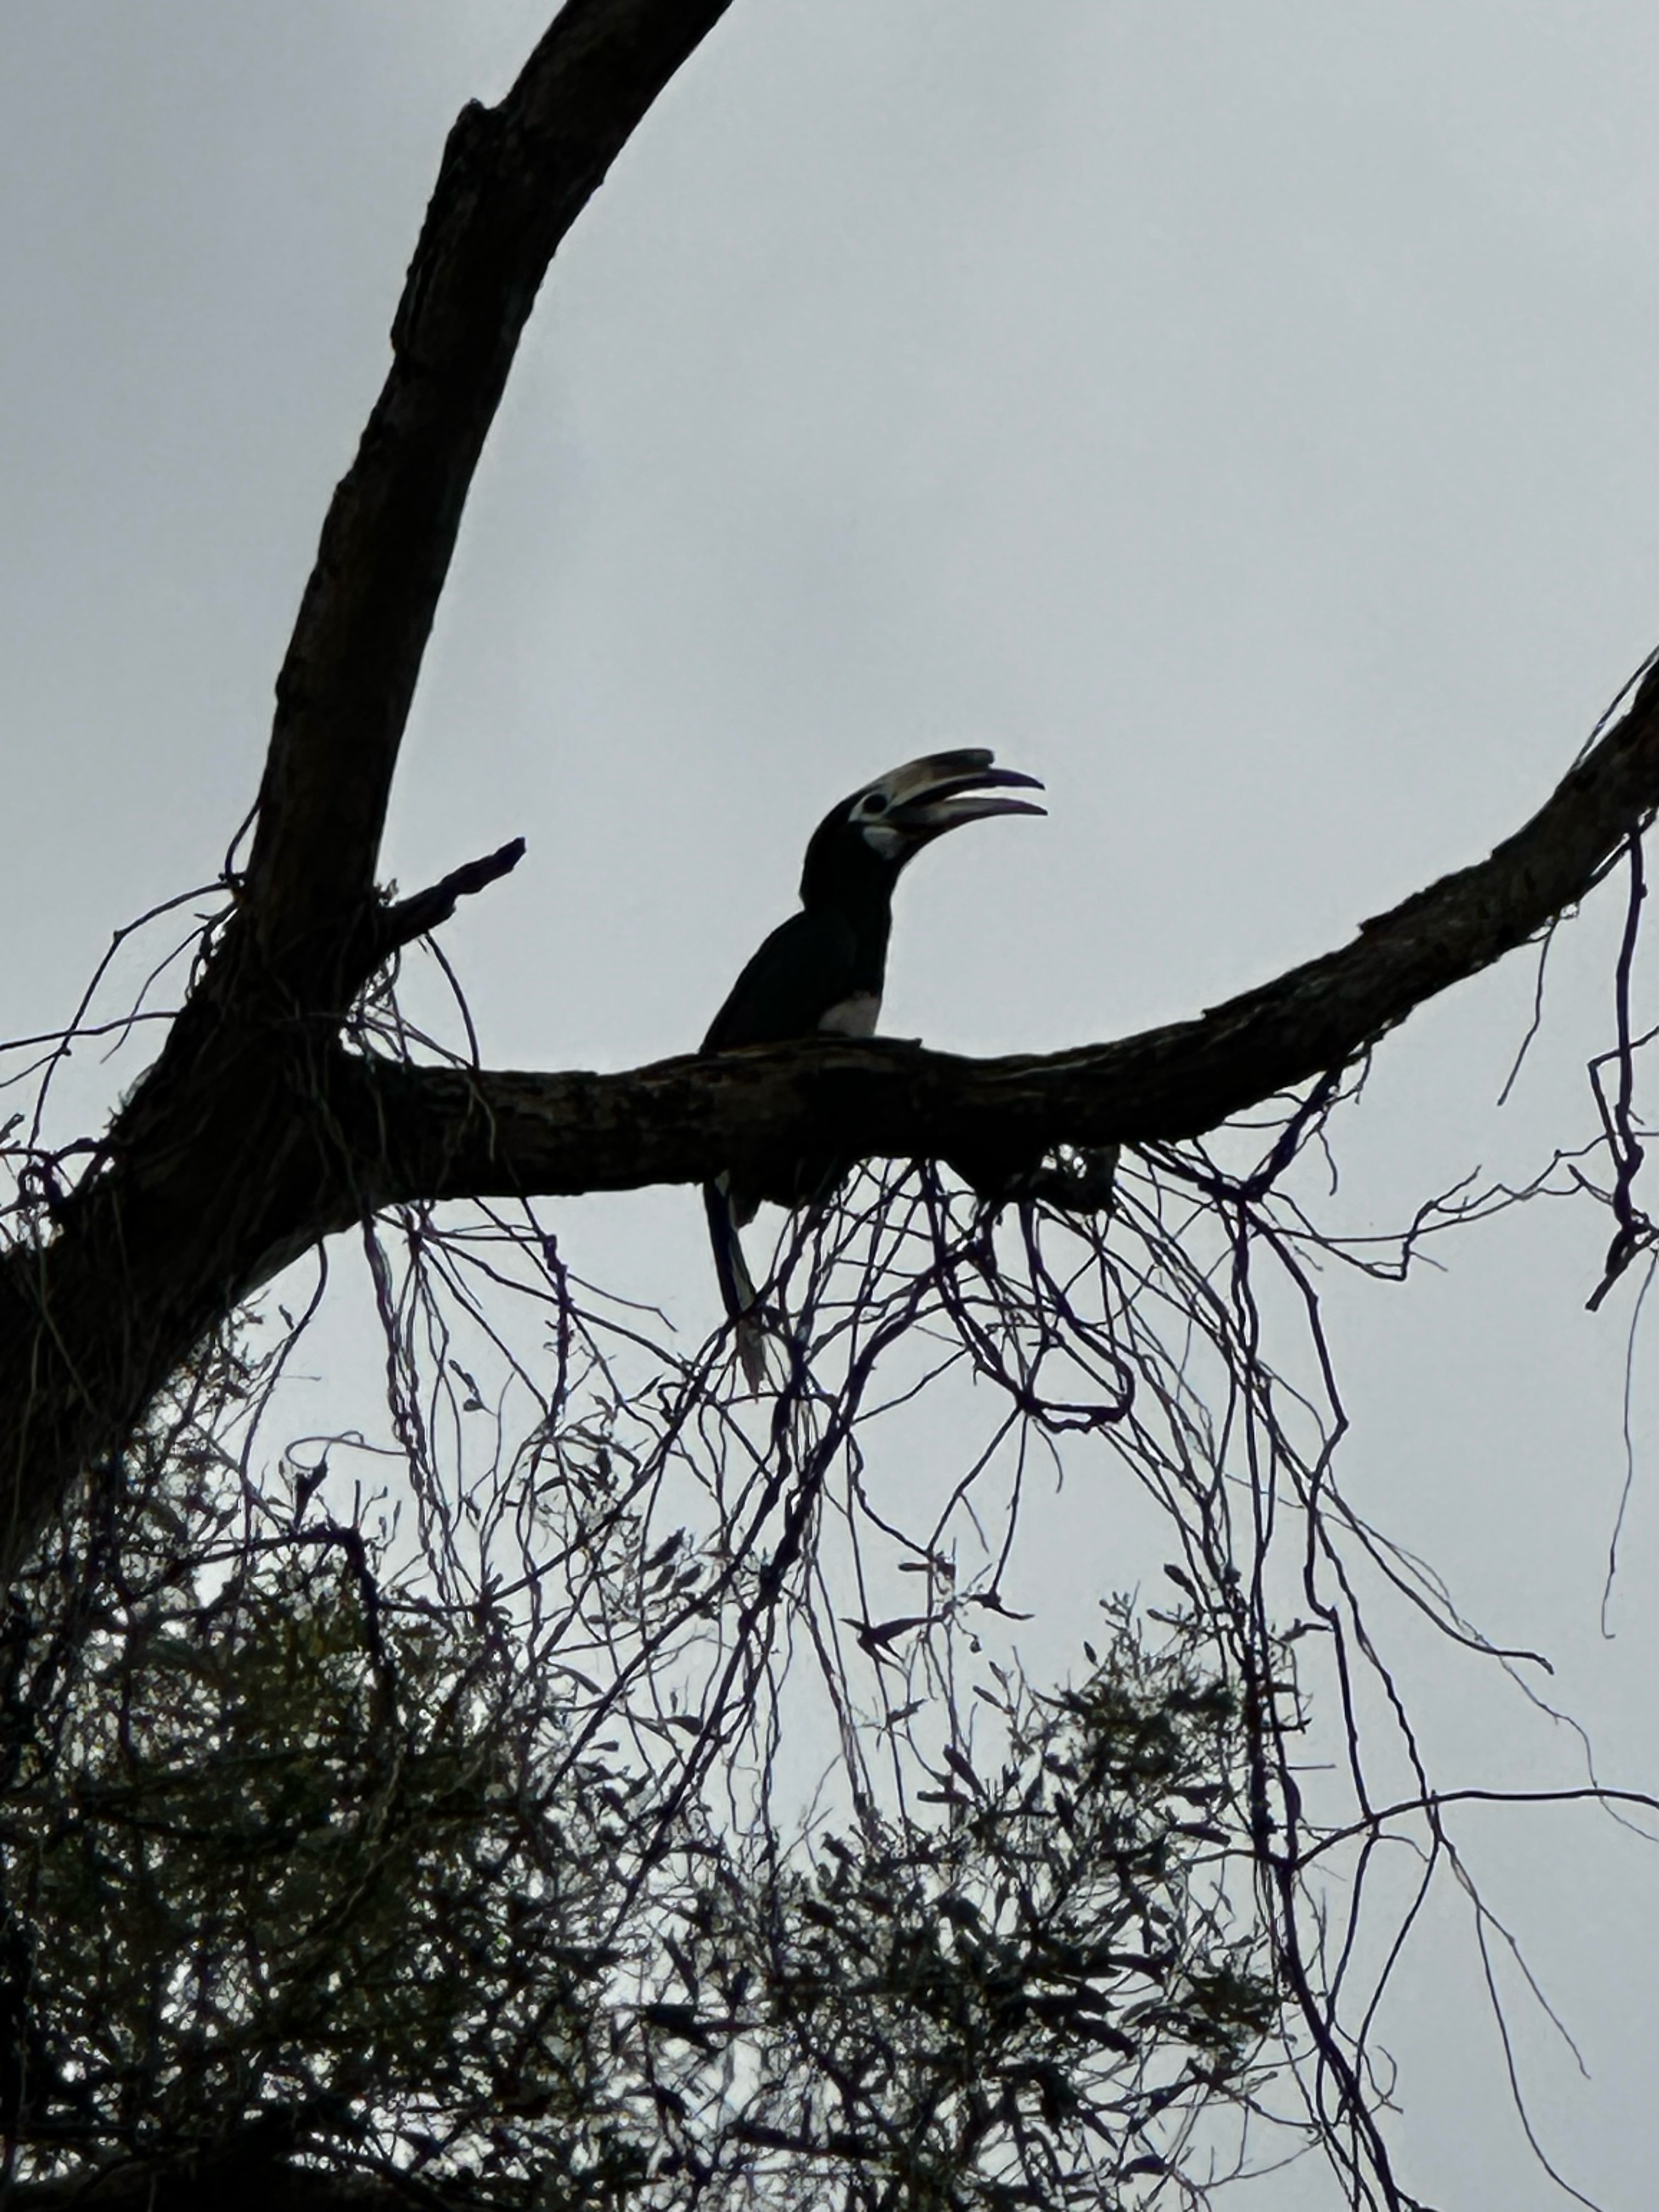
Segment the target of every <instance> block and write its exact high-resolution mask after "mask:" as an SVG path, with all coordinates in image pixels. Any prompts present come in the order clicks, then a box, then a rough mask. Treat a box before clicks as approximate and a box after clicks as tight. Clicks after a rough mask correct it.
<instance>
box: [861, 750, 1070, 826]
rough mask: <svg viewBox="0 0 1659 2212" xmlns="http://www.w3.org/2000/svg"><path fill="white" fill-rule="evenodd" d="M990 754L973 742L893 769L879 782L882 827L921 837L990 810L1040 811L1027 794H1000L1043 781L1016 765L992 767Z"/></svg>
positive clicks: (982, 816) (978, 818)
mask: <svg viewBox="0 0 1659 2212" xmlns="http://www.w3.org/2000/svg"><path fill="white" fill-rule="evenodd" d="M872 788H875V787H872ZM879 788H880V789H881V790H882V791H884V793H886V795H887V800H888V806H887V812H886V814H885V816H884V817H883V818H884V822H885V823H886V825H887V827H888V828H890V829H897V830H899V831H901V832H902V834H903V835H904V836H907V837H909V838H914V839H915V841H916V842H918V843H921V842H925V841H926V840H927V839H928V838H932V837H938V836H942V835H943V834H944V832H945V830H947V829H957V828H959V827H960V826H961V824H962V823H964V822H982V821H984V820H985V819H986V818H987V817H988V816H990V815H993V814H1042V813H1044V812H1045V811H1047V810H1046V809H1045V808H1043V807H1041V806H1038V805H1035V804H1034V803H1033V801H1031V800H1030V799H1006V798H1003V797H1002V796H1000V794H1001V793H1004V792H1006V791H1011V790H1018V791H1041V790H1042V784H1041V783H1040V782H1039V781H1038V780H1037V778H1036V776H1034V775H1021V774H1020V772H1019V770H1018V769H1012V768H997V767H995V766H994V755H993V754H991V753H990V752H988V751H985V750H981V748H980V747H978V746H974V747H971V748H969V749H966V750H963V751H960V752H952V753H930V754H928V755H927V757H926V758H925V759H922V760H914V761H907V762H906V763H905V764H904V766H903V767H902V768H896V769H892V770H891V771H890V773H889V774H888V775H884V776H883V777H882V778H881V781H880V785H879Z"/></svg>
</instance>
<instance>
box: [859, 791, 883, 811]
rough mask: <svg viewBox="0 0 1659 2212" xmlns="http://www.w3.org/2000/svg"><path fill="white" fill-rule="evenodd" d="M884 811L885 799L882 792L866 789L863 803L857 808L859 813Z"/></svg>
mask: <svg viewBox="0 0 1659 2212" xmlns="http://www.w3.org/2000/svg"><path fill="white" fill-rule="evenodd" d="M886 811H887V800H886V797H885V795H884V793H881V792H879V791H866V793H865V794H864V803H863V805H861V806H860V808H859V812H860V814H885V813H886Z"/></svg>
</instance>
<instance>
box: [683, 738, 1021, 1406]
mask: <svg viewBox="0 0 1659 2212" xmlns="http://www.w3.org/2000/svg"><path fill="white" fill-rule="evenodd" d="M991 763H992V756H991V754H990V753H988V752H986V751H982V750H979V749H977V748H975V749H971V750H964V751H961V752H952V753H930V754H929V755H928V756H927V758H926V759H925V760H914V761H907V762H906V763H905V764H904V766H903V767H902V768H895V769H889V770H888V772H887V774H886V775H881V776H878V777H877V778H876V780H875V781H874V782H873V783H866V785H865V786H864V787H862V789H861V790H859V791H855V792H854V793H853V794H852V796H851V797H850V798H848V799H842V802H841V804H840V805H838V806H834V807H832V808H831V809H830V811H829V813H828V814H826V815H825V816H824V817H823V821H822V822H820V823H819V824H818V826H817V829H815V830H814V831H813V832H812V837H811V843H810V844H809V845H808V846H807V848H806V860H805V866H803V867H802V870H801V878H800V900H801V912H800V913H799V914H795V915H791V916H790V917H789V919H788V921H786V922H783V923H781V925H780V927H778V928H776V929H775V930H774V931H773V932H772V934H771V935H770V936H769V938H767V939H766V940H765V942H764V943H763V945H761V947H760V950H759V951H757V953H756V954H755V956H754V957H753V958H752V959H751V960H750V963H749V964H748V966H747V967H746V968H745V969H744V971H743V973H742V975H739V976H738V980H737V981H736V982H735V983H734V984H733V985H732V992H731V995H730V997H729V998H728V999H727V1000H726V1004H725V1005H724V1006H722V1007H721V1008H720V1012H719V1013H717V1014H716V1015H715V1017H714V1020H713V1022H711V1023H710V1024H709V1028H708V1036H706V1037H704V1039H703V1041H702V1049H703V1050H704V1051H705V1052H730V1051H732V1050H734V1049H735V1048H737V1047H738V1046H739V1045H746V1044H779V1043H781V1042H784V1040H785V1039H787V1038H789V1037H799V1036H812V1035H813V1034H814V1033H815V1032H816V1033H817V1034H820V1035H823V1034H826V1033H827V1034H829V1035H833V1036H852V1037H866V1036H873V1035H874V1033H875V1027H876V1022H877V1018H878V1016H879V1014H880V1012H881V988H882V983H883V981H884V977H885V975H886V971H887V938H888V933H889V931H890V929H891V927H892V921H893V887H894V885H895V884H896V883H897V881H898V879H899V874H900V872H901V870H902V868H903V867H904V866H905V864H906V863H907V862H908V860H911V859H912V858H913V857H914V856H915V854H917V853H919V852H920V851H921V848H922V847H923V846H924V845H927V844H931V843H932V842H933V839H934V838H935V837H942V836H944V835H945V831H946V830H947V829H960V828H961V827H962V825H963V823H964V822H979V821H982V820H983V819H984V818H985V817H986V816H987V815H991V814H1041V813H1042V811H1043V809H1042V807H1041V806H1037V805H1033V804H1032V802H1031V801H1030V799H1006V798H1003V797H1001V796H1000V795H999V794H1000V793H1003V792H1005V791H1008V790H1011V789H1020V790H1027V791H1041V790H1042V785H1041V783H1039V782H1038V781H1037V779H1036V776H1034V775H1019V774H1018V772H1017V771H1016V770H1014V769H1010V768H994V767H993V766H992V764H991ZM835 1172H836V1165H835V1164H832V1163H825V1164H823V1168H822V1170H821V1171H820V1172H819V1174H818V1176H817V1182H818V1185H819V1188H817V1190H814V1189H812V1188H811V1182H812V1180H813V1177H812V1164H808V1163H803V1164H802V1171H801V1175H800V1177H799V1182H800V1183H801V1185H802V1186H803V1188H802V1192H801V1194H802V1195H803V1196H805V1197H811V1196H821V1195H822V1194H823V1188H822V1186H823V1182H824V1181H825V1180H826V1179H827V1178H828V1177H830V1176H833V1175H834V1173H835ZM703 1200H704V1203H705V1205H706V1206H707V1207H708V1234H709V1238H710V1241H711V1242H712V1243H713V1245H714V1267H715V1270H716V1272H717V1273H718V1274H719V1276H720V1296H721V1297H722V1298H723V1299H724V1301H725V1304H726V1312H727V1313H728V1314H729V1315H730V1316H732V1320H733V1321H734V1322H736V1324H737V1333H738V1353H739V1355H740V1357H741V1358H742V1361H743V1368H744V1374H745V1375H746V1376H747V1377H748V1380H749V1384H750V1389H755V1390H758V1389H760V1388H761V1387H762V1385H763V1383H764V1381H765V1379H766V1358H765V1349H764V1342H763V1332H762V1326H761V1320H760V1316H759V1313H758V1310H757V1300H756V1293H755V1285H754V1284H753V1282H752V1281H751V1280H750V1275H749V1270H748V1268H747V1267H745V1266H744V1257H743V1247H742V1245H741V1244H740V1243H739V1242H738V1230H739V1229H740V1228H742V1227H743V1225H744V1223H746V1222H749V1221H752V1220H753V1218H754V1217H755V1212H756V1208H757V1206H758V1205H759V1203H760V1200H759V1194H757V1193H756V1192H752V1191H749V1190H746V1189H744V1187H743V1185H742V1183H741V1182H740V1181H739V1180H738V1178H737V1177H736V1176H732V1175H731V1174H726V1175H722V1176H720V1177H719V1178H718V1180H717V1181H715V1182H710V1183H705V1184H704V1185H703Z"/></svg>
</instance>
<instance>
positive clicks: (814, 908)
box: [801, 854, 898, 992]
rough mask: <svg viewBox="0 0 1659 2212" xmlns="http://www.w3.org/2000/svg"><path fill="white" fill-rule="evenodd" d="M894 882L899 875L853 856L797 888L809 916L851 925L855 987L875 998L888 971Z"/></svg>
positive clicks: (871, 860)
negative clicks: (834, 916) (825, 917)
mask: <svg viewBox="0 0 1659 2212" xmlns="http://www.w3.org/2000/svg"><path fill="white" fill-rule="evenodd" d="M897 880H898V871H897V870H896V868H893V867H891V866H888V865H887V864H886V863H884V862H881V861H878V860H877V859H876V857H875V855H874V854H870V855H869V856H868V860H866V859H865V858H864V856H862V855H855V856H852V857H851V858H850V859H849V860H846V861H843V863H842V865H841V866H836V867H834V868H826V869H823V871H821V872H809V874H808V876H807V877H806V878H805V880H804V881H803V883H802V884H801V903H802V905H803V906H805V908H806V911H807V912H808V914H823V915H836V917H837V918H838V919H839V920H841V921H844V922H847V923H849V924H850V925H851V927H852V931H853V938H854V945H856V947H857V954H856V966H857V969H858V980H859V982H860V986H861V987H865V988H868V989H871V990H874V991H877V992H879V990H880V988H881V981H882V977H883V975H884V974H885V972H886V968H887V939H888V935H889V933H890V931H891V929H892V926H893V886H894V884H896V882H897Z"/></svg>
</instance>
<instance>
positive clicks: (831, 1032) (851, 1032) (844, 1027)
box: [818, 991, 881, 1037]
mask: <svg viewBox="0 0 1659 2212" xmlns="http://www.w3.org/2000/svg"><path fill="white" fill-rule="evenodd" d="M880 1019H881V994H880V992H879V991H854V994H853V995H852V996H851V998H848V999H838V1000H836V1004H835V1005H834V1006H831V1007H830V1009H829V1012H828V1013H826V1014H824V1015H823V1017H822V1018H821V1019H820V1020H819V1023H818V1030H819V1033H820V1035H822V1036H844V1037H867V1036H874V1035H875V1033H876V1024H877V1023H878V1021H879V1020H880Z"/></svg>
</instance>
